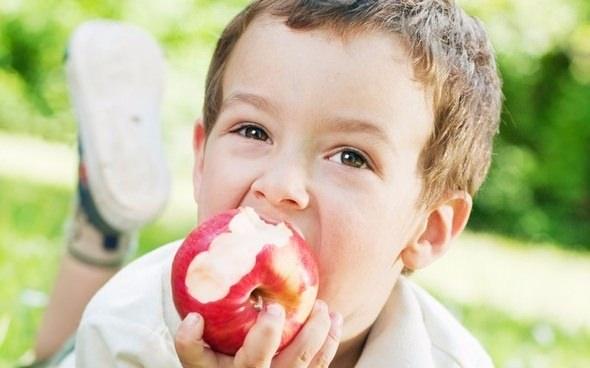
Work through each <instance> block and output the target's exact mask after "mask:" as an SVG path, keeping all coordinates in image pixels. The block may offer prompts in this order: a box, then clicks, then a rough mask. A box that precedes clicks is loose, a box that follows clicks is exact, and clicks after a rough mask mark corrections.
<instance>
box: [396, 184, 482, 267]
mask: <svg viewBox="0 0 590 368" xmlns="http://www.w3.org/2000/svg"><path fill="white" fill-rule="evenodd" d="M472 206H473V201H472V199H471V195H469V193H467V192H464V191H455V192H451V193H449V194H448V195H447V196H446V197H445V198H444V199H443V201H441V202H439V204H438V205H437V206H435V207H434V208H433V209H431V210H430V212H429V213H428V215H427V217H426V218H425V219H424V221H423V223H422V224H421V225H420V228H419V230H418V232H417V234H416V237H415V239H416V240H413V241H411V242H410V243H409V244H408V245H407V246H406V248H404V250H402V252H401V255H400V256H401V259H402V262H403V264H404V266H405V267H406V268H408V269H410V270H417V269H419V268H423V267H426V266H428V265H429V264H431V263H432V262H434V261H435V260H436V259H438V258H439V257H441V256H442V255H443V254H445V252H446V251H447V250H448V248H449V247H450V245H451V243H452V241H453V239H455V238H456V237H457V236H458V235H459V234H461V232H462V231H463V229H465V225H466V224H467V220H468V219H469V215H470V214H471V208H472Z"/></svg>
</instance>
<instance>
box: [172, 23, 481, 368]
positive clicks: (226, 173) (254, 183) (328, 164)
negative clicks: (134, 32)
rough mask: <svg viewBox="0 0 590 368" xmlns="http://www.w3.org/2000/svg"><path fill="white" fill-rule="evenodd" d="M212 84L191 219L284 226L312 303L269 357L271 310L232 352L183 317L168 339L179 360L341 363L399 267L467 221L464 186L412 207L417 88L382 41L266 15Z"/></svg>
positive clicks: (419, 128)
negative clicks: (216, 87) (229, 214)
mask: <svg viewBox="0 0 590 368" xmlns="http://www.w3.org/2000/svg"><path fill="white" fill-rule="evenodd" d="M302 55H303V56H304V57H302ZM223 91H224V93H223V98H224V104H223V108H222V111H221V113H220V115H219V118H218V119H217V121H216V123H215V126H214V127H213V129H212V131H211V132H210V133H209V135H208V136H205V132H204V128H203V125H202V123H201V122H197V124H196V127H195V136H194V148H195V167H194V192H195V199H196V201H197V203H198V204H199V219H201V220H203V219H206V218H208V217H210V216H212V215H214V214H216V213H218V212H221V211H224V210H227V209H230V208H236V207H239V206H250V207H253V208H254V209H256V210H257V211H258V212H260V213H261V214H263V215H264V216H268V217H273V218H275V219H278V220H286V221H289V222H291V223H293V224H294V225H295V226H297V227H298V228H299V229H300V230H301V232H302V233H303V235H304V236H305V238H306V239H307V241H308V242H309V243H310V245H311V247H312V248H313V252H314V255H315V257H316V260H317V262H318V266H319V274H320V287H319V290H320V291H319V298H318V299H319V301H318V303H317V305H316V309H314V311H313V312H312V315H311V317H310V319H309V320H308V322H307V323H306V324H305V325H304V328H303V330H302V332H301V333H300V334H299V335H298V336H297V337H296V339H295V340H294V341H293V343H292V344H290V345H289V346H288V347H287V348H286V349H285V350H284V351H283V352H281V353H280V354H278V355H276V356H275V351H276V346H278V340H277V339H278V338H279V337H280V330H281V326H282V323H283V320H284V312H277V313H275V314H270V313H263V314H261V316H260V318H259V320H258V322H257V324H256V326H255V328H254V329H253V330H251V332H250V335H249V336H248V338H247V339H246V342H245V344H244V346H243V347H242V349H241V350H240V351H239V352H238V354H237V356H236V357H235V359H234V358H230V357H221V356H215V355H214V353H213V352H211V351H209V350H207V349H206V348H204V347H203V343H202V341H201V340H200V334H201V333H202V323H203V321H202V319H200V318H198V316H194V315H193V316H192V317H190V318H187V319H186V320H185V321H184V322H183V323H182V324H181V326H180V328H179V331H178V333H177V336H176V347H177V351H178V354H179V357H180V359H181V361H182V362H183V364H184V366H185V367H198V366H213V367H215V366H235V367H250V366H257V367H259V366H262V367H268V366H273V367H316V366H328V364H330V362H331V364H330V365H331V366H334V367H348V366H354V363H355V362H356V361H357V360H358V357H359V356H360V353H361V352H362V348H363V344H364V341H365V339H366V336H367V334H368V332H369V330H370V327H371V325H372V324H373V322H374V321H375V319H376V318H377V316H378V314H379V312H380V311H381V309H382V307H383V305H384V304H385V302H386V301H387V299H388V297H389V295H390V293H391V290H392V288H393V287H394V286H395V283H396V281H397V279H398V278H399V276H400V273H401V270H402V268H403V266H404V265H405V266H407V267H409V268H411V269H417V268H420V267H424V266H426V265H428V264H429V263H431V262H432V261H433V260H435V259H436V258H438V257H439V256H440V255H442V254H443V253H444V252H445V250H446V249H447V247H448V245H449V244H450V242H451V240H452V239H453V238H454V237H455V236H457V235H458V234H459V233H460V232H461V231H462V230H463V228H464V226H465V223H466V221H467V218H468V217H469V212H470V209H471V198H470V197H469V195H468V194H467V193H464V192H451V193H448V194H447V195H445V196H444V198H441V200H440V202H438V203H437V204H435V205H434V206H431V207H429V208H427V209H420V206H418V203H419V195H420V192H421V189H422V182H421V180H420V176H419V171H418V168H417V167H418V158H419V155H420V152H421V150H422V147H423V146H424V145H425V143H426V141H427V139H428V137H429V136H430V134H431V131H432V128H433V108H432V106H431V102H430V101H431V95H430V93H429V91H428V90H427V89H426V88H425V87H424V86H423V85H422V84H420V83H419V82H417V81H415V80H414V78H413V70H412V64H411V60H410V59H409V57H408V55H407V53H406V49H405V47H404V46H403V45H402V43H401V41H400V40H399V39H397V38H396V37H395V36H393V35H387V34H383V33H378V32H359V33H358V34H355V35H353V36H350V37H348V38H346V39H343V38H341V37H339V36H337V35H335V34H334V33H332V32H330V31H329V30H312V31H294V30H291V29H289V28H288V27H286V26H285V25H283V24H282V21H281V20H280V19H277V18H273V17H270V16H264V17H261V18H258V19H257V20H255V21H254V22H253V23H252V24H251V25H250V26H249V27H248V29H247V30H246V32H245V34H244V35H243V36H242V37H241V39H240V40H239V41H238V44H237V46H236V48H235V49H234V51H233V53H232V55H231V56H230V60H229V64H228V67H227V70H226V73H225V76H224V80H223ZM280 309H281V308H278V310H280ZM330 311H331V312H330ZM341 319H343V325H342V327H340V320H341ZM277 336H279V337H277Z"/></svg>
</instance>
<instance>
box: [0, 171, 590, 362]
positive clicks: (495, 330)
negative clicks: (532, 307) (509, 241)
mask: <svg viewBox="0 0 590 368" xmlns="http://www.w3.org/2000/svg"><path fill="white" fill-rule="evenodd" d="M0 193H2V195H0V229H1V231H0V261H1V264H2V267H1V269H0V280H2V283H0V367H12V366H14V364H15V363H16V362H17V361H18V360H19V359H20V358H21V357H22V356H23V355H24V354H25V353H27V352H28V351H29V350H30V348H31V346H32V344H33V339H34V336H35V331H36V329H37V327H38V325H39V322H40V320H41V315H42V312H43V306H42V305H43V303H42V301H43V296H44V295H45V294H46V293H48V291H49V290H50V289H51V285H52V280H53V277H54V275H55V273H56V271H57V263H58V261H59V255H60V252H61V251H62V244H63V236H64V224H65V223H66V221H67V219H68V216H69V214H70V210H71V206H72V193H71V189H67V188H65V189H64V188H62V187H52V186H48V185H40V184H32V183H28V182H22V181H20V180H15V179H8V178H3V177H0ZM191 221H192V220H191V219H190V218H181V219H177V220H176V221H159V222H156V223H154V224H152V225H150V226H148V227H147V228H146V229H145V230H144V231H143V232H142V234H141V237H140V244H141V246H140V251H139V253H140V254H142V253H145V252H147V251H149V250H150V249H153V248H155V247H157V246H158V245H161V244H164V243H166V242H169V241H171V240H174V239H177V238H179V237H182V236H183V235H184V234H186V232H187V231H188V229H189V228H190V225H191ZM432 292H433V294H435V295H436V296H437V297H439V299H440V300H442V301H443V302H444V303H445V304H446V305H447V306H449V307H450V309H451V310H452V311H454V312H455V314H456V315H457V316H458V317H459V319H460V320H461V321H462V322H463V323H464V324H465V325H466V327H467V328H468V329H469V330H471V331H472V332H473V333H474V334H475V335H476V336H477V338H478V339H479V340H480V341H481V342H482V344H483V345H484V346H485V347H486V349H487V350H488V351H489V352H490V353H491V355H492V357H493V359H494V361H495V363H496V365H497V366H498V367H522V368H526V367H551V368H553V367H568V368H572V367H573V368H575V367H586V366H587V363H588V362H589V361H590V349H588V346H590V334H589V332H588V331H583V330H580V331H569V332H568V331H564V330H561V329H560V328H558V327H557V326H555V325H552V324H550V323H546V322H544V321H538V320H527V321H523V320H517V319H515V318H513V317H511V316H510V315H507V314H506V313H502V312H499V311H497V310H495V309H493V308H490V307H487V306H485V305H460V304H457V303H455V302H454V301H453V300H450V299H447V298H445V296H444V295H440V293H438V292H437V291H436V290H432Z"/></svg>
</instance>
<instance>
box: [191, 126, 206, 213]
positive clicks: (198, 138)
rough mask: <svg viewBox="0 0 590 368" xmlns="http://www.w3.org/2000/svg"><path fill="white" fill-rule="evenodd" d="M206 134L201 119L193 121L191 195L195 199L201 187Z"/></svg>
mask: <svg viewBox="0 0 590 368" xmlns="http://www.w3.org/2000/svg"><path fill="white" fill-rule="evenodd" d="M206 140H207V136H206V134H205V125H204V124H203V119H198V120H197V121H196V122H195V127H194V130H193V154H194V160H195V162H194V166H193V197H194V199H195V202H196V201H197V198H198V194H199V190H200V189H201V180H202V177H203V163H204V158H205V141H206Z"/></svg>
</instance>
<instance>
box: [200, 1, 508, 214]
mask: <svg viewBox="0 0 590 368" xmlns="http://www.w3.org/2000/svg"><path fill="white" fill-rule="evenodd" d="M263 13H267V14H270V15H273V16H277V17H281V18H285V24H286V25H287V26H289V27H291V28H293V29H303V30H305V29H316V28H326V29H329V30H331V31H334V32H337V33H338V34H339V35H341V36H345V35H346V34H348V33H350V32H353V31H363V30H381V31H386V32H389V33H392V34H395V35H397V36H398V37H400V38H401V40H402V41H403V42H404V43H405V44H406V45H407V48H408V53H409V56H410V57H411V58H412V60H413V63H414V73H415V78H416V79H417V80H419V81H420V82H422V83H424V85H425V86H427V87H429V88H430V89H431V90H432V91H433V107H434V129H433V133H432V135H431V137H430V139H429V141H428V142H427V143H426V145H425V147H424V148H423V150H422V152H421V155H420V161H419V165H420V167H419V169H420V171H421V174H422V179H423V181H424V189H423V192H422V195H421V204H422V205H423V206H428V205H431V204H434V203H435V202H436V201H437V200H439V199H440V198H441V196H442V195H443V194H444V193H445V192H447V191H449V190H466V191H468V192H469V193H470V194H471V195H474V194H475V192H476V191H477V190H478V188H479V187H480V185H481V184H482V182H483V180H484V178H485V176H486V174H487V171H488V169H489V166H490V162H491V156H492V141H493V137H494V135H495V134H496V133H497V131H498V124H499V121H500V111H501V105H502V93H501V82H500V78H499V76H498V72H497V70H496V64H495V60H494V53H493V50H492V47H491V45H490V43H489V41H488V38H487V36H486V33H485V30H484V29H483V26H482V25H481V23H480V22H479V21H478V20H477V19H475V18H473V17H470V16H468V15H467V14H465V13H464V12H463V10H461V9H460V8H459V7H458V6H457V5H456V4H455V2H454V1H453V0H315V1H314V0H256V1H254V2H252V3H251V4H250V5H249V6H248V7H246V8H245V9H244V10H243V11H242V12H240V13H239V14H238V15H237V16H236V17H235V18H234V19H233V20H232V21H231V22H230V23H229V24H228V26H227V27H226V28H225V30H224V31H223V34H222V35H221V37H220V39H219V41H218V43H217V47H216V49H215V52H214V55H213V59H212V61H211V65H210V67H209V73H208V75H207V81H206V89H205V104H204V108H203V119H204V124H205V130H206V132H207V133H208V132H209V131H210V130H211V128H212V127H213V125H214V123H215V121H216V119H217V116H218V114H219V110H220V107H221V102H222V98H223V91H222V79H223V75H224V71H225V67H226V63H227V60H228V59H229V56H230V53H231V52H232V50H233V48H234V46H235V45H236V43H237V41H238V39H239V38H240V36H241V35H242V34H243V33H244V31H245V29H246V28H247V27H248V25H249V24H250V23H251V22H252V20H253V19H254V18H256V17H257V16H259V15H261V14H263Z"/></svg>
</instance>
